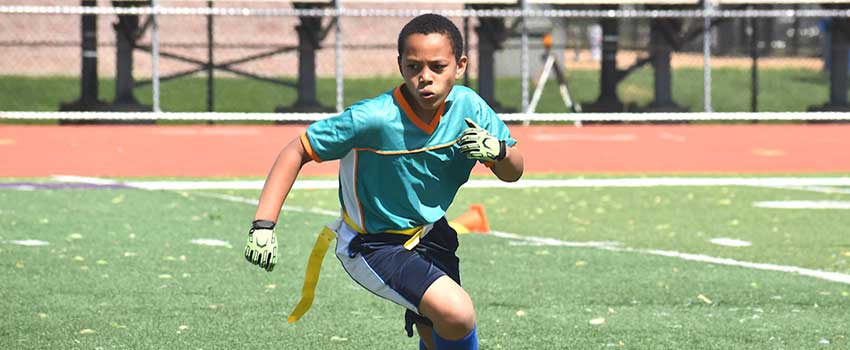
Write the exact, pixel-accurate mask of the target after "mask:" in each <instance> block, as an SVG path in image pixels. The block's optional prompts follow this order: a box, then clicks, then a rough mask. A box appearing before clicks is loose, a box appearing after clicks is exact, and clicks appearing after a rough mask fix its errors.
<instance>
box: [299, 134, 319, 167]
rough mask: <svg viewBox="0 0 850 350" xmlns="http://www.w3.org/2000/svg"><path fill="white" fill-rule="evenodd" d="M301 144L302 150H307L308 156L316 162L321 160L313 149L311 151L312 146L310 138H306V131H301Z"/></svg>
mask: <svg viewBox="0 0 850 350" xmlns="http://www.w3.org/2000/svg"><path fill="white" fill-rule="evenodd" d="M301 145H302V146H304V150H305V151H307V154H308V155H309V156H310V158H312V159H313V161H314V162H316V163H321V162H322V159H321V158H319V156H318V155H316V152H315V151H313V146H312V145H310V139H308V138H307V132H306V131H305V132H303V133H301Z"/></svg>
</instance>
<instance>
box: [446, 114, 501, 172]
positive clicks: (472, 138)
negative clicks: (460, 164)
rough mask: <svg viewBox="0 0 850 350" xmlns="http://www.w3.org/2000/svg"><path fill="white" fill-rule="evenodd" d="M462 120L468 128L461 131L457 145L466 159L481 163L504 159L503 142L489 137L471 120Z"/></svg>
mask: <svg viewBox="0 0 850 350" xmlns="http://www.w3.org/2000/svg"><path fill="white" fill-rule="evenodd" d="M464 120H465V121H466V125H468V126H469V128H467V129H466V130H464V131H463V133H462V134H461V135H460V139H458V141H457V143H458V145H460V151H461V152H462V153H463V154H464V155H466V158H469V159H475V160H479V161H482V162H495V161H500V160H502V159H505V155H506V153H507V151H506V149H505V141H502V140H499V139H497V138H496V137H495V136H493V135H490V133H489V132H487V130H485V129H483V128H481V127H480V126H478V124H475V122H474V121H472V119H469V118H466V119H464Z"/></svg>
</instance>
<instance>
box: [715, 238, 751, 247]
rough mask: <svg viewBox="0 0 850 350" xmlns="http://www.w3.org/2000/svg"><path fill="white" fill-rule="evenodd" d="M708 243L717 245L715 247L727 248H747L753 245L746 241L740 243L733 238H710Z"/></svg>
mask: <svg viewBox="0 0 850 350" xmlns="http://www.w3.org/2000/svg"><path fill="white" fill-rule="evenodd" d="M708 241H709V242H711V243H714V244H717V245H722V246H727V247H749V246H751V245H753V244H752V243H750V242H747V241H742V240H740V239H734V238H725V237H721V238H712V239H710V240H708Z"/></svg>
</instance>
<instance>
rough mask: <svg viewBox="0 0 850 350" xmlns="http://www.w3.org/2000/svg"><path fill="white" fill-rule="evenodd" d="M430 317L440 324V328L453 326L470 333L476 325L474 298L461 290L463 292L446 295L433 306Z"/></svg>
mask: <svg viewBox="0 0 850 350" xmlns="http://www.w3.org/2000/svg"><path fill="white" fill-rule="evenodd" d="M430 311H431V312H430V313H431V315H428V317H429V318H430V319H431V320H432V321H434V323H436V324H439V325H440V326H441V327H439V328H451V329H454V330H456V331H458V332H461V333H464V334H466V333H469V332H470V331H472V328H473V327H474V326H475V309H474V308H473V306H472V300H470V299H469V296H468V295H467V294H466V293H465V292H463V290H461V293H451V294H449V295H444V296H443V297H442V298H440V299H439V300H438V303H436V304H435V305H432V306H431V310H430Z"/></svg>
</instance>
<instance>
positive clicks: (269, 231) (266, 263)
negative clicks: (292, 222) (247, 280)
mask: <svg viewBox="0 0 850 350" xmlns="http://www.w3.org/2000/svg"><path fill="white" fill-rule="evenodd" d="M274 226H275V223H274V222H271V221H266V220H255V221H254V223H253V224H252V227H251V231H249V232H248V243H246V244H245V259H246V260H248V262H250V263H252V264H254V265H257V266H259V267H260V268H262V269H265V270H266V271H269V272H271V271H272V270H274V265H275V264H277V236H276V235H275V233H274Z"/></svg>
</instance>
